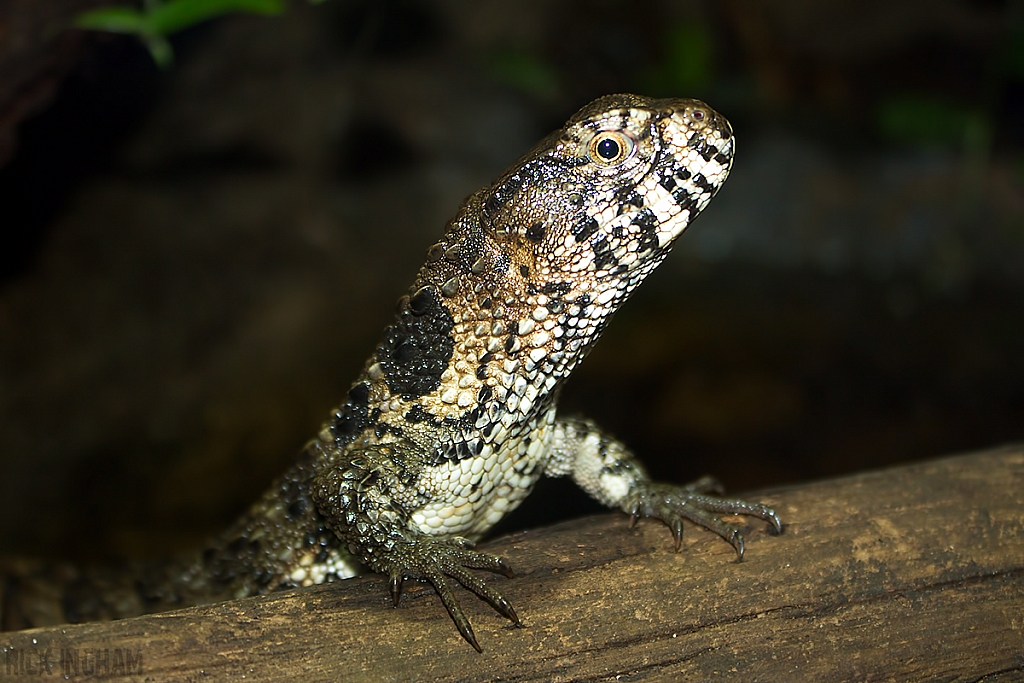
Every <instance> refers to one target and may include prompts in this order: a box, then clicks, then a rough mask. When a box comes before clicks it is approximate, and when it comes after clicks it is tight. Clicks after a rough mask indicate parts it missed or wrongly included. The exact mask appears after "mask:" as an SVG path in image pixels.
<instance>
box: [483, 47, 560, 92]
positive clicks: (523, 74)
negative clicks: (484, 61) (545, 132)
mask: <svg viewBox="0 0 1024 683" xmlns="http://www.w3.org/2000/svg"><path fill="white" fill-rule="evenodd" d="M490 67H491V73H492V74H493V75H494V77H495V78H496V79H497V80H499V81H501V82H503V83H506V84H508V85H511V86H512V87H514V88H516V89H518V90H521V91H523V92H524V93H526V94H528V95H531V96H533V97H537V98H539V99H547V98H550V97H552V96H554V95H555V94H556V93H557V92H558V75H557V74H556V73H555V70H554V69H553V68H552V67H551V66H550V65H548V64H547V63H545V62H544V61H542V60H541V59H540V58H539V57H537V56H535V55H532V54H528V53H526V52H514V51H507V52H501V53H498V54H497V55H495V56H494V58H493V59H492V60H491V64H490Z"/></svg>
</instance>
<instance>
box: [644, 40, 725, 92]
mask: <svg viewBox="0 0 1024 683" xmlns="http://www.w3.org/2000/svg"><path fill="white" fill-rule="evenodd" d="M713 52H714V41H713V39H712V35H711V32H710V31H709V30H708V28H707V27H706V26H704V25H702V24H683V25H680V26H676V27H675V28H673V29H672V30H670V31H669V32H668V33H667V34H666V35H665V38H664V43H663V46H662V55H663V59H662V61H661V62H660V63H659V64H657V65H656V66H655V67H654V68H653V69H651V71H649V72H648V73H647V74H646V76H645V77H644V79H643V86H644V90H645V91H646V92H649V93H651V94H653V95H677V96H678V95H687V96H692V95H700V94H701V93H703V92H705V91H706V90H707V88H708V86H709V85H710V84H711V79H712V75H713V70H714V69H713Z"/></svg>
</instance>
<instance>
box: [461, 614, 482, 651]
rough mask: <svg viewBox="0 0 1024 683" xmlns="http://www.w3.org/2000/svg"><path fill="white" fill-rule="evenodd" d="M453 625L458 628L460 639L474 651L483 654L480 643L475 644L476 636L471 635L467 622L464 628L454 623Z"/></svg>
mask: <svg viewBox="0 0 1024 683" xmlns="http://www.w3.org/2000/svg"><path fill="white" fill-rule="evenodd" d="M455 625H456V626H458V628H459V633H461V634H462V637H463V638H465V639H466V642H468V643H469V644H470V645H472V646H473V649H474V650H476V651H477V652H479V653H481V654H483V651H484V649H483V648H482V647H480V643H478V642H476V635H475V634H474V633H473V627H472V626H470V625H469V622H468V621H467V622H466V627H465V628H463V627H462V625H460V624H459V623H458V622H455Z"/></svg>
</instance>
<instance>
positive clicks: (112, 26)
mask: <svg viewBox="0 0 1024 683" xmlns="http://www.w3.org/2000/svg"><path fill="white" fill-rule="evenodd" d="M319 1H322V0H319ZM284 9H285V4H284V0H170V1H169V2H161V0H148V1H147V2H146V3H145V5H144V6H143V9H142V10H139V9H138V8H136V7H130V6H115V7H103V8H101V9H97V10H92V11H89V12H83V13H82V14H80V15H78V17H77V18H76V19H75V26H76V27H78V28H85V29H92V30H96V31H110V32H112V33H126V34H129V35H134V36H136V37H138V38H139V40H141V41H142V42H143V43H145V45H146V47H147V48H148V49H149V53H150V54H151V55H152V56H153V61H155V62H156V63H157V64H159V65H160V66H161V67H167V66H170V65H171V64H172V63H173V61H174V51H173V50H172V48H171V44H170V43H169V42H168V41H167V36H169V35H171V34H172V33H176V32H177V31H180V30H182V29H185V28H188V27H190V26H194V25H196V24H200V23H202V22H204V21H208V20H210V19H214V18H216V17H219V16H222V15H224V14H229V13H232V12H250V13H253V14H280V13H281V12H283V11H284Z"/></svg>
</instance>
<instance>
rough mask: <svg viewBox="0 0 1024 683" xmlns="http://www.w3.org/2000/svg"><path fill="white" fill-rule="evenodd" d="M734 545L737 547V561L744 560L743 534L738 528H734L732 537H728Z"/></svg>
mask: <svg viewBox="0 0 1024 683" xmlns="http://www.w3.org/2000/svg"><path fill="white" fill-rule="evenodd" d="M727 540H728V541H729V543H730V544H732V547H733V548H735V549H736V561H737V562H742V561H743V534H741V533H740V532H739V531H738V530H733V532H732V538H730V539H727Z"/></svg>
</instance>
